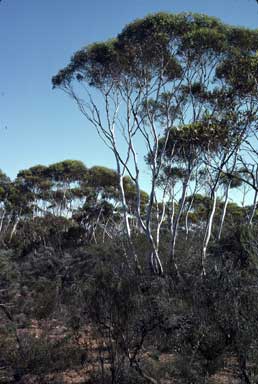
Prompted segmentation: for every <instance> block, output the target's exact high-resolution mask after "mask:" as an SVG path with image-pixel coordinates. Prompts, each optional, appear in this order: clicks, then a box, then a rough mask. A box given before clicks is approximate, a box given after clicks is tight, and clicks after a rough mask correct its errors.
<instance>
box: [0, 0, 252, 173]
mask: <svg viewBox="0 0 258 384" xmlns="http://www.w3.org/2000/svg"><path fill="white" fill-rule="evenodd" d="M158 11H168V12H174V13H178V12H184V11H192V12H200V13H206V14H208V15H212V16H216V17H219V18H221V19H222V20H223V21H224V22H226V23H228V24H234V25H242V26H247V27H250V28H257V27H258V5H257V3H256V2H255V0H217V1H214V0H131V1H129V0H128V1H123V0H120V1H118V0H94V1H92V0H44V1H43V0H2V2H1V3H0V35H1V39H0V52H1V61H0V68H1V71H0V143H1V144H0V168H1V169H2V170H3V171H4V172H5V173H7V174H8V175H9V176H10V177H12V178H14V177H15V175H16V174H17V172H18V171H19V170H20V169H24V168H28V167H30V166H33V165H35V164H46V165H47V164H50V163H53V162H56V161H61V160H64V159H78V160H82V161H84V162H85V164H86V165H87V166H92V165H95V164H98V165H105V166H108V167H111V168H112V167H114V161H113V157H112V154H111V153H110V152H109V151H108V149H106V148H105V147H104V146H103V144H102V143H101V142H100V140H99V138H98V137H97V134H96V133H95V131H94V130H93V129H92V128H91V127H90V125H89V123H88V122H87V121H86V120H85V118H83V117H82V116H81V115H80V113H79V111H78V110H77V109H76V106H75V105H74V104H73V102H72V100H70V99H69V98H67V96H65V95H64V94H63V93H62V92H61V91H58V90H52V87H51V77H52V76H53V75H55V74H56V72H57V71H58V70H59V69H60V68H62V67H64V66H65V65H66V64H67V63H68V61H69V59H70V57H71V55H72V54H73V53H74V52H75V51H76V50H78V49H79V48H81V47H82V46H84V45H87V44H89V43H92V42H94V41H100V40H106V39H107V38H111V37H113V36H115V35H116V34H117V33H119V32H120V31H121V29H122V28H123V27H124V25H125V24H127V23H129V22H131V21H132V20H134V19H135V18H139V17H143V16H145V15H146V14H148V13H154V12H158Z"/></svg>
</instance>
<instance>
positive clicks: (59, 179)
mask: <svg viewBox="0 0 258 384" xmlns="http://www.w3.org/2000/svg"><path fill="white" fill-rule="evenodd" d="M87 174H88V173H87V168H86V166H85V165H84V164H83V162H81V161H79V160H63V161H60V162H58V163H54V164H51V165H50V166H49V167H48V168H47V170H46V175H47V177H48V178H49V180H50V181H51V183H52V185H51V189H50V191H49V201H50V206H49V208H54V209H56V210H57V212H59V214H60V215H68V216H69V215H70V214H71V213H72V212H73V211H74V210H75V209H76V208H77V204H78V200H79V201H80V199H82V198H83V196H82V191H81V188H80V186H81V185H82V184H83V183H84V181H85V179H86V178H87Z"/></svg>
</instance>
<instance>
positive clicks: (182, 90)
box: [0, 13, 258, 384]
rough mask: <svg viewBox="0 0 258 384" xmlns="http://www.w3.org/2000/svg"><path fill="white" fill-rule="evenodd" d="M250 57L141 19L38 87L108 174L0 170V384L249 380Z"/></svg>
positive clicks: (203, 29) (188, 22) (236, 39)
mask: <svg viewBox="0 0 258 384" xmlns="http://www.w3.org/2000/svg"><path fill="white" fill-rule="evenodd" d="M257 49H258V32H257V30H248V29H243V28H239V27H232V26H228V25H224V24H222V23H221V22H220V21H219V20H217V19H215V18H211V17H208V16H205V15H198V14H180V15H172V14H165V13H159V14H155V15H150V16H147V17H146V18H144V19H141V20H137V21H135V22H133V23H131V24H129V25H128V26H126V27H125V28H124V30H123V31H122V32H121V33H120V34H119V35H118V36H117V38H115V39H113V40H109V41H107V42H103V43H96V44H93V45H90V46H88V47H86V48H83V49H82V50H80V51H78V52H77V53H75V54H74V56H73V57H72V59H71V62H70V64H69V65H68V66H67V67H66V68H64V69H62V70H60V72H59V73H58V74H57V75H56V76H54V77H53V79H52V82H53V86H54V88H60V89H62V90H63V91H65V92H66V93H67V94H68V95H69V96H70V97H71V98H72V99H73V100H74V101H75V102H76V104H77V105H78V107H79V109H80V111H81V112H82V113H83V115H84V116H85V117H86V119H87V120H88V124H90V125H91V126H92V127H93V128H95V130H96V132H97V134H98V135H99V136H100V138H101V139H102V141H103V142H104V144H105V145H107V146H108V147H109V148H110V150H111V151H112V152H113V154H114V159H115V163H114V164H115V169H114V170H112V169H109V168H106V167H103V166H94V167H92V168H87V167H86V166H85V165H84V164H83V163H82V162H80V161H76V160H65V161H61V162H59V163H55V164H52V165H49V166H43V165H36V166H34V167H31V168H29V169H26V170H21V171H20V172H19V173H18V175H17V178H16V179H15V180H14V181H11V180H10V179H9V178H8V177H7V176H6V175H5V174H3V173H1V174H0V213H1V217H0V245H1V247H0V265H1V268H0V273H1V279H0V282H1V283H0V284H1V286H0V319H1V322H0V324H1V328H0V381H1V380H2V383H8V382H9V383H11V382H16V383H30V382H31V383H52V382H53V383H73V382H80V383H101V384H104V383H112V384H114V383H119V384H125V383H126V384H129V383H131V384H133V383H135V384H136V383H139V384H140V383H152V384H165V383H166V384H168V383H178V384H181V383H182V384H183V383H185V384H191V383H227V382H228V383H252V384H255V383H257V382H258V364H257V361H258V345H257V340H258V338H257V336H258V304H257V294H258V238H257V230H258V216H257V192H258V161H257V160H258V157H257V155H258V146H257V138H258V136H257V110H258V103H257V101H258V100H257V95H258V94H257V80H258V56H257ZM92 127H91V128H92ZM91 128H90V127H89V126H88V129H89V134H92V133H90V129H91ZM143 163H144V165H143V166H142V164H143ZM143 178H144V181H145V183H144V185H148V189H149V190H148V191H144V190H143V189H142V188H141V183H142V181H143ZM147 178H148V181H146V180H147ZM76 380H77V381H76Z"/></svg>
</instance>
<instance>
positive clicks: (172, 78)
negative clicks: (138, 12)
mask: <svg viewBox="0 0 258 384" xmlns="http://www.w3.org/2000/svg"><path fill="white" fill-rule="evenodd" d="M257 41H258V32H257V31H250V30H247V29H241V28H235V27H231V26H228V25H225V24H223V23H222V22H220V21H219V20H217V19H215V18H213V17H208V16H205V15H200V14H188V13H187V14H178V15H174V14H167V13H158V14H154V15H150V16H147V17H145V18H143V19H139V20H136V21H135V22H133V23H131V24H129V25H127V26H126V27H125V28H124V29H123V30H122V32H121V33H120V34H119V35H118V36H117V37H116V38H114V39H112V40H109V41H106V42H101V43H95V44H92V45H89V46H87V47H85V48H82V49H81V50H79V51H78V52H76V53H75V54H74V55H73V57H72V58H71V61H70V63H69V64H68V65H67V67H65V68H64V69H62V70H60V71H59V73H58V74H57V75H56V76H54V77H53V79H52V84H53V87H54V88H60V89H62V90H63V91H64V92H66V93H67V94H68V95H69V96H70V97H71V98H72V99H73V100H74V101H75V102H76V103H77V105H78V107H79V109H80V111H81V112H82V113H83V115H84V116H85V117H86V118H87V120H88V121H90V123H91V124H92V125H93V127H95V129H96V131H97V132H98V134H99V136H100V138H101V139H102V141H103V142H104V143H105V145H107V146H108V147H109V148H110V150H111V151H112V152H113V154H114V157H115V161H116V167H117V169H116V171H117V174H118V185H119V189H120V199H121V203H122V206H123V215H124V223H125V230H126V234H127V237H128V240H129V243H130V245H131V256H132V261H133V260H134V262H135V263H136V265H138V267H139V262H138V257H137V255H136V254H135V251H134V248H133V242H132V234H131V224H130V219H129V216H130V215H129V208H128V202H127V199H126V194H125V190H124V183H123V179H124V177H125V176H126V175H127V176H129V177H130V178H131V180H132V182H133V183H134V185H135V189H136V196H137V207H136V216H137V220H138V223H139V226H140V227H141V229H142V231H143V232H144V233H145V234H146V237H147V239H148V241H149V244H150V253H149V262H150V265H151V268H152V270H153V272H154V273H156V274H162V273H163V262H162V257H161V255H160V253H159V237H157V233H158V232H159V231H157V229H158V228H160V226H161V224H162V222H163V220H164V214H162V212H165V210H164V209H163V211H162V212H161V214H160V215H158V216H156V219H155V225H154V223H153V219H152V218H153V216H154V215H153V211H154V210H155V207H156V202H157V189H158V185H159V183H158V180H159V175H160V172H161V169H162V166H163V164H164V163H165V162H166V161H165V157H166V156H165V152H166V150H165V149H166V144H167V141H168V139H169V132H170V128H171V127H173V126H176V127H179V126H192V125H195V124H198V123H202V122H203V121H204V120H205V121H206V122H207V124H206V125H205V129H206V133H205V134H206V137H208V138H209V143H210V145H211V146H212V143H213V140H212V135H213V130H212V129H210V128H211V127H212V126H213V125H214V119H215V120H216V121H217V123H216V124H215V125H216V126H217V127H218V126H219V125H218V124H219V123H220V122H221V111H223V116H224V117H225V116H226V115H227V113H231V114H234V115H235V116H236V117H237V123H236V126H237V127H240V126H241V129H242V131H241V129H240V130H239V131H237V132H236V133H235V135H238V141H237V143H238V144H237V145H236V144H235V145H233V146H230V147H229V143H228V142H227V145H226V146H224V144H223V143H222V144H221V146H220V148H223V146H224V151H223V153H224V154H225V153H226V152H227V151H228V152H229V155H227V156H226V155H225V156H224V157H223V156H222V158H221V161H220V162H219V161H217V162H214V161H213V159H211V152H209V150H208V151H206V154H207V153H208V154H209V153H210V155H209V156H206V164H207V166H208V167H209V168H212V167H217V168H218V169H220V170H219V172H221V171H222V170H223V168H224V166H225V165H226V162H227V161H228V160H230V159H231V153H232V156H233V152H234V151H235V150H238V148H239V146H240V145H241V141H242V139H243V136H244V134H243V131H244V132H247V131H248V129H249V125H250V121H251V120H252V119H254V116H255V114H256V111H255V105H254V100H253V96H254V95H253V90H254V78H256V77H255V76H256V74H255V73H256V72H255V71H256V61H255V60H256V59H255V53H256V50H257V49H258V44H257ZM243 68H244V70H243ZM250 72H251V73H252V74H253V75H252V78H251V79H249V73H250ZM239 119H242V125H241V124H239ZM227 127H228V128H229V129H233V130H234V127H232V126H227ZM161 137H163V138H164V140H163V148H160V146H159V140H160V138H161ZM227 137H230V135H228V136H227ZM235 143H236V141H235ZM144 147H146V149H147V154H148V156H149V158H150V161H149V168H150V180H149V185H150V190H149V201H148V204H147V208H146V212H145V214H144V215H142V209H141V192H140V173H141V170H140V167H139V160H138V157H139V155H142V157H144V155H146V154H144V153H143V149H144ZM218 179H219V175H217V176H215V178H214V182H215V184H214V185H213V187H212V191H213V197H214V196H215V195H216V187H217V184H216V183H218V182H217V180H218ZM185 189H186V188H185ZM166 199H167V190H163V192H162V200H163V207H164V206H165V201H166ZM213 200H215V199H214V198H213ZM215 207H216V201H215V204H213V209H212V212H211V215H210V219H209V222H208V224H207V228H206V235H205V238H204V245H203V256H204V258H206V249H207V246H208V243H209V239H210V234H211V226H212V219H213V216H214V209H215ZM157 217H158V220H157Z"/></svg>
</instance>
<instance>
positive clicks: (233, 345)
mask: <svg viewBox="0 0 258 384" xmlns="http://www.w3.org/2000/svg"><path fill="white" fill-rule="evenodd" d="M44 220H46V222H45V224H46V225H48V218H46V219H42V225H43V224H44ZM57 223H59V224H57ZM24 224H25V223H24ZM34 225H35V228H34ZM71 225H72V223H70V226H67V227H66V232H65V231H64V230H63V229H62V228H63V223H62V222H61V221H57V222H56V231H57V232H58V231H59V236H60V238H59V240H60V241H59V242H57V243H56V245H54V243H53V242H52V241H53V239H52V234H51V233H50V232H51V231H49V232H48V235H47V236H46V237H45V239H44V243H43V244H40V242H39V243H37V244H36V245H35V244H33V245H31V246H30V247H29V248H28V244H27V243H24V244H23V249H22V247H21V246H22V242H19V245H20V246H19V247H18V248H17V247H16V244H17V239H19V238H20V236H23V231H24V225H21V226H20V227H19V228H20V229H19V230H20V231H21V233H19V230H18V231H17V234H16V236H17V237H16V236H15V237H14V238H13V243H12V244H10V246H9V248H10V249H9V250H7V249H6V250H4V249H2V250H1V265H2V267H1V284H2V286H1V289H2V290H1V294H2V296H1V305H2V306H1V323H2V324H3V325H4V327H1V343H0V345H1V352H0V356H1V365H2V366H3V367H4V368H5V370H4V372H5V379H3V380H7V376H8V375H9V378H10V380H11V378H12V380H14V381H15V382H24V380H29V379H28V378H32V377H34V380H36V382H46V383H47V382H48V381H47V380H49V382H50V377H52V379H51V380H54V377H56V379H55V380H57V382H60V381H58V380H61V379H60V378H59V379H58V378H57V377H58V376H57V373H58V372H62V371H65V370H69V369H77V370H78V371H80V370H81V369H82V368H84V369H86V370H87V369H88V370H89V371H90V372H89V373H88V374H86V373H85V371H83V372H81V371H80V372H81V373H80V374H81V375H82V377H83V375H84V376H85V382H89V383H98V382H99V383H108V382H109V381H110V383H121V384H122V383H138V382H139V383H145V382H146V383H147V382H149V383H159V382H160V380H162V378H163V379H164V380H165V379H166V380H171V382H173V380H174V381H175V382H178V383H207V382H209V380H210V379H209V378H210V377H211V378H212V375H214V374H215V373H218V372H219V371H220V370H222V369H223V367H225V366H226V365H227V364H228V362H229V361H231V360H232V359H233V360H234V367H233V372H232V374H235V375H236V376H237V375H238V376H240V377H242V380H243V382H246V383H248V382H250V383H255V377H256V375H257V363H256V361H257V360H256V359H257V355H258V345H257V337H256V336H257V332H258V329H257V318H258V305H257V294H258V286H257V279H258V270H257V266H258V260H257V240H256V238H255V236H254V233H255V228H253V229H250V228H247V227H240V228H238V229H236V230H234V231H235V232H234V231H233V230H232V231H231V232H229V233H224V236H223V239H222V240H221V241H220V243H216V246H215V245H214V246H213V247H211V250H210V252H211V254H210V257H209V265H208V268H207V271H208V272H207V275H206V276H203V275H202V274H201V271H202V269H201V264H200V253H198V252H197V250H198V249H199V248H198V236H197V235H198V233H196V234H195V235H196V237H195V238H194V237H193V236H190V238H189V239H188V242H187V243H185V242H184V233H183V232H182V234H181V235H179V236H181V238H179V240H178V244H179V245H180V243H182V244H183V243H184V247H178V250H177V251H178V253H177V258H178V265H179V269H180V276H175V275H174V273H173V272H172V274H170V273H167V274H165V275H163V276H154V275H153V274H152V272H151V270H150V269H149V266H148V265H144V260H145V259H144V257H143V258H142V262H143V263H142V272H141V273H140V274H139V273H138V272H136V271H135V270H134V269H132V268H131V265H130V263H128V262H127V261H126V258H125V256H124V255H125V252H126V247H127V245H126V242H124V239H123V238H119V237H118V238H116V239H115V240H113V241H106V242H105V244H104V245H101V244H100V245H96V244H91V243H88V242H87V241H84V243H83V244H82V243H81V244H80V246H79V247H78V246H77V247H75V246H74V241H75V239H74V238H73V241H72V243H71V244H70V243H69V242H68V243H67V233H68V232H69V228H70V227H71ZM26 226H27V228H30V230H36V229H37V226H38V222H37V220H36V221H35V222H33V221H32V222H30V223H27V224H26ZM79 236H80V237H81V234H80V235H79ZM162 241H163V246H162V248H163V252H164V254H165V253H168V247H169V244H168V242H167V241H166V236H164V238H163V239H162ZM11 246H13V247H14V248H11ZM135 247H136V248H137V250H138V251H139V254H140V253H144V252H146V251H147V250H148V244H147V243H145V244H144V242H143V241H142V239H141V237H140V236H137V237H135ZM28 249H29V250H28ZM199 250H200V249H199ZM198 265H199V267H198ZM33 324H34V325H33ZM35 324H36V325H35ZM53 324H54V325H53ZM85 327H86V328H87V327H88V328H87V329H89V328H90V331H89V330H88V332H90V334H88V340H86V341H85V342H84V343H82V342H78V341H79V339H80V337H82V334H83V332H84V333H85V332H86V331H85V329H86V328H85ZM58 328H60V329H61V331H59V332H60V333H59V334H56V333H55V332H56V329H58ZM85 335H87V332H86V333H85ZM85 337H86V339H87V336H85ZM93 339H94V340H96V341H95V346H94V348H95V352H93V350H94V348H93V347H92V345H91V341H92V340H93ZM90 367H91V368H90ZM51 375H54V376H51ZM55 375H56V376H55ZM232 377H233V376H232ZM35 378H36V379H35ZM22 380H23V381H22ZM37 380H38V381H37ZM40 380H41V381H40ZM232 380H233V379H232ZM248 380H249V381H248ZM2 382H7V381H2ZM51 382H52V381H51ZM161 382H162V381H161ZM167 382H169V381H167Z"/></svg>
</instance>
